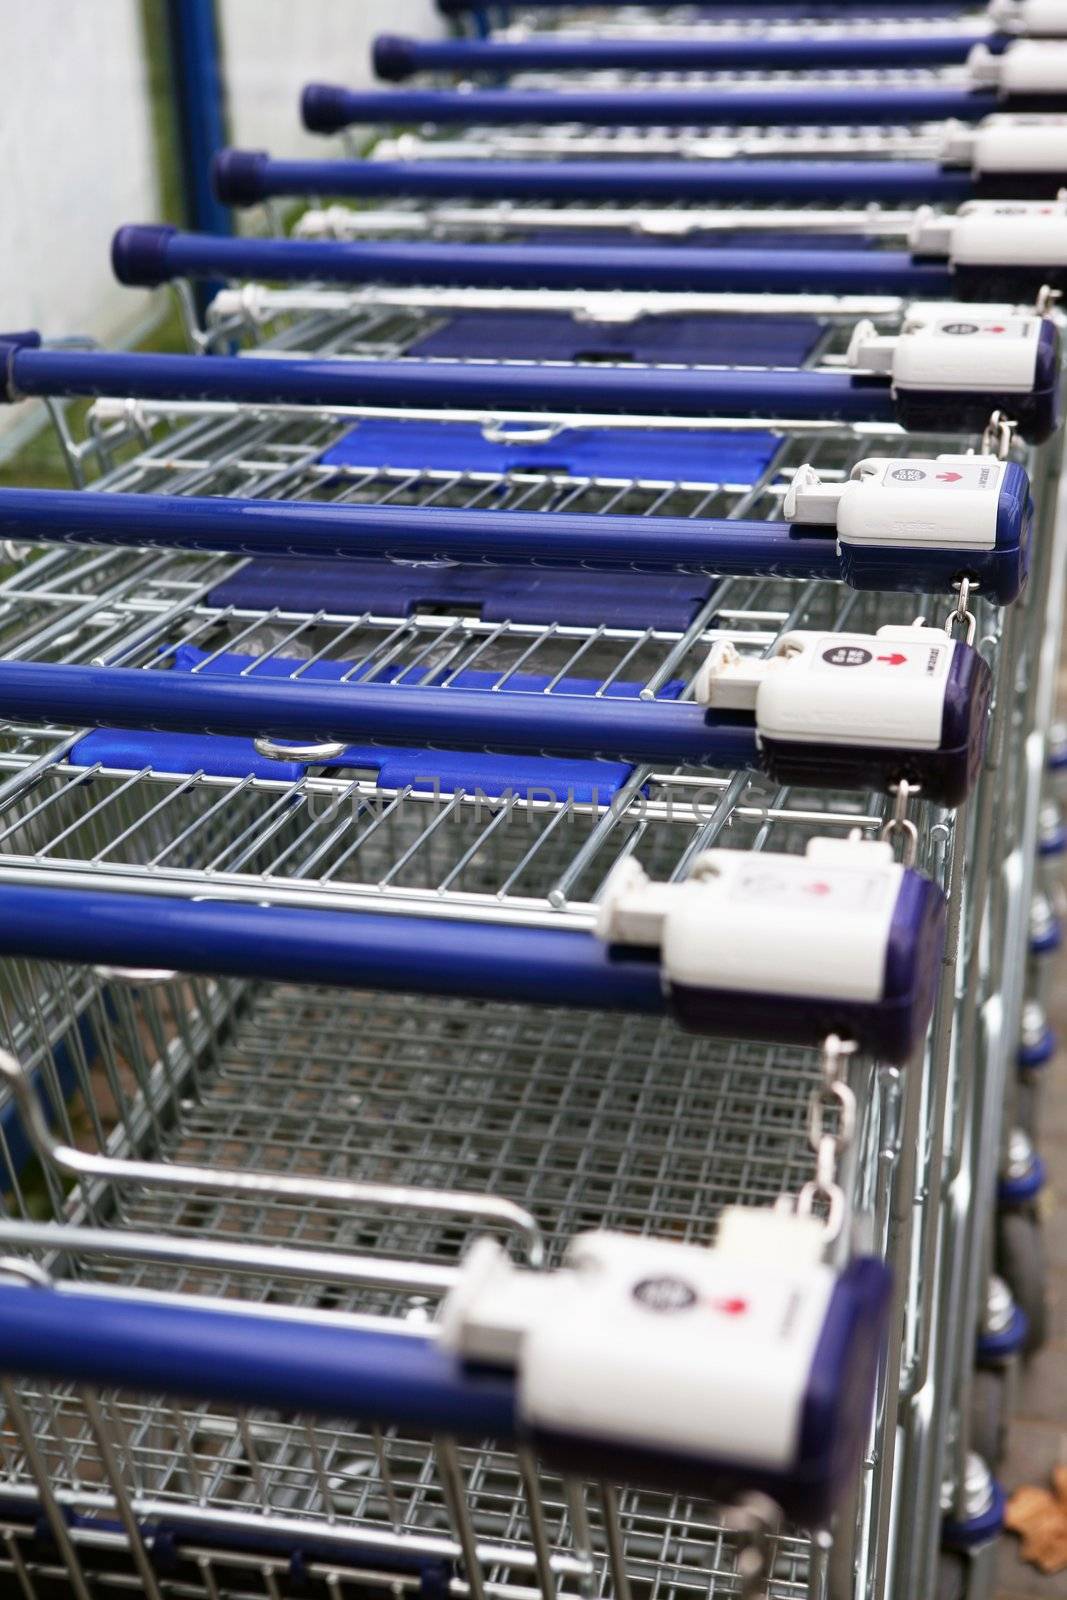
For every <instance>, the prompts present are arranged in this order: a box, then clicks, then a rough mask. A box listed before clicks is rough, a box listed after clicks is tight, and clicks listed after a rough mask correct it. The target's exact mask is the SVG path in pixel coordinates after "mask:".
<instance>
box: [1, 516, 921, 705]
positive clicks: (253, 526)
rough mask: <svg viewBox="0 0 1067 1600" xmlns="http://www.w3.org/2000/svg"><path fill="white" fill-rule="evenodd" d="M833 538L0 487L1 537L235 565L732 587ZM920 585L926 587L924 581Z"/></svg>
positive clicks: (811, 566)
mask: <svg viewBox="0 0 1067 1600" xmlns="http://www.w3.org/2000/svg"><path fill="white" fill-rule="evenodd" d="M830 532H831V530H829V529H818V528H800V527H798V528H795V529H794V528H791V527H790V525H789V524H788V523H785V522H760V521H741V520H737V521H731V520H729V519H728V518H720V519H707V520H702V519H695V518H688V517H638V516H624V515H602V516H601V515H595V514H590V515H582V514H581V513H577V512H553V513H551V514H546V513H545V512H543V511H493V512H486V511H477V510H474V511H467V510H459V509H455V510H452V509H449V508H447V507H444V506H363V505H316V504H313V503H311V502H309V501H286V500H237V499H224V498H223V497H221V496H219V497H212V498H196V497H193V496H186V495H157V494H139V495H117V494H116V495H110V494H109V495H95V494H84V493H80V492H77V491H74V490H49V489H0V537H15V536H16V535H17V537H18V538H20V539H28V540H30V541H31V542H33V543H59V544H96V545H121V546H126V547H129V548H133V549H140V548H144V547H147V548H154V549H180V550H201V551H207V552H217V551H222V552H225V553H226V554H233V555H259V556H279V555H281V556H285V555H300V556H305V557H308V558H319V557H322V558H327V557H334V556H341V557H367V556H373V557H377V558H379V559H381V558H382V557H385V558H389V557H393V556H396V557H401V558H403V559H406V560H412V559H417V560H429V561H433V560H439V559H450V560H453V561H473V562H478V563H479V564H489V565H496V566H499V565H511V564H514V563H517V562H518V563H524V562H539V561H547V562H553V563H557V562H566V563H567V564H569V565H581V566H599V565H603V564H605V563H607V564H609V565H616V564H618V563H622V564H625V565H632V566H634V567H640V568H646V567H649V568H658V569H663V568H668V569H670V570H672V571H674V570H678V569H679V568H681V569H689V570H695V571H709V570H710V571H713V572H717V573H719V574H721V575H722V576H724V577H750V576H760V575H764V576H774V577H782V578H840V577H841V576H842V571H843V566H842V561H841V557H840V556H839V555H838V552H837V549H836V545H835V543H834V540H833V538H832V537H830V536H829V535H830ZM901 565H902V568H903V566H904V563H903V562H902V563H901ZM905 581H906V580H905ZM928 581H929V578H928V575H927V582H928ZM916 586H917V587H919V588H923V587H925V586H926V585H925V583H924V582H923V581H921V579H920V581H919V582H918V583H917V585H916ZM305 732H306V730H305Z"/></svg>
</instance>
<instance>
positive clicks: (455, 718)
mask: <svg viewBox="0 0 1067 1600" xmlns="http://www.w3.org/2000/svg"><path fill="white" fill-rule="evenodd" d="M0 716H3V717H7V718H9V719H12V718H19V719H21V720H22V721H31V722H46V723H50V724H55V723H56V722H59V723H60V725H63V724H67V725H70V724H73V725H74V726H76V727H88V728H94V727H109V728H134V729H151V730H152V731H154V732H179V733H208V734H223V735H227V736H229V737H235V738H245V739H257V738H262V739H294V740H300V741H302V742H306V741H312V742H315V743H323V744H341V745H342V746H347V745H365V744H367V743H370V744H374V745H379V744H380V745H384V746H389V745H404V746H408V747H411V748H414V749H427V748H429V749H432V748H435V747H436V748H438V749H441V748H443V749H453V750H454V749H463V748H468V749H469V748H475V749H490V750H496V751H503V752H509V753H515V752H519V753H524V754H530V753H533V754H536V755H540V754H546V755H547V754H552V755H556V756H559V757H562V758H565V759H566V758H571V757H576V758H582V759H588V758H590V757H597V756H601V757H605V758H609V759H611V760H624V761H632V762H635V763H645V762H648V763H652V764H657V765H658V764H667V765H672V766H673V765H677V764H678V763H679V762H685V763H688V764H689V765H691V766H697V767H700V766H709V765H710V766H727V767H743V766H754V765H756V764H757V762H758V751H757V745H756V733H755V724H754V723H753V722H752V721H747V722H742V723H734V722H732V721H730V720H728V719H727V720H723V719H721V718H720V719H719V720H718V721H716V720H715V719H714V718H713V717H712V716H710V715H709V714H708V713H706V712H705V711H704V709H703V707H701V706H698V705H695V704H693V703H692V702H690V701H676V700H659V701H651V700H640V699H636V698H635V699H630V698H624V697H622V696H619V697H613V696H609V695H601V696H595V695H574V694H562V693H561V694H543V693H533V692H531V693H519V694H500V693H497V692H495V691H494V690H492V689H466V688H452V687H446V688H440V687H431V686H429V685H422V684H407V685H398V684H383V683H368V682H362V681H359V680H358V679H352V680H349V681H347V682H344V683H335V682H325V683H324V682H322V681H320V680H317V679H316V680H312V679H310V678H298V679H292V678H282V679H277V678H256V677H254V676H248V677H242V678H226V677H221V676H214V675H208V674H205V673H195V672H193V673H186V672H155V671H142V670H136V669H131V668H128V667H77V666H65V665H55V664H51V663H49V664H40V663H35V662H23V661H0Z"/></svg>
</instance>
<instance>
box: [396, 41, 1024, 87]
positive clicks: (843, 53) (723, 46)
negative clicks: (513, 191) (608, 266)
mask: <svg viewBox="0 0 1067 1600" xmlns="http://www.w3.org/2000/svg"><path fill="white" fill-rule="evenodd" d="M1007 42H1008V36H1007V35H1006V34H995V33H988V32H974V33H929V34H927V35H926V36H925V37H920V36H919V35H918V34H914V33H911V34H908V33H904V34H898V35H896V36H894V35H892V34H882V33H880V32H875V33H873V34H866V35H864V34H859V33H856V34H853V35H851V36H838V37H836V38H835V37H833V36H830V37H826V38H820V37H819V36H818V35H817V34H808V35H801V36H799V37H794V38H775V37H774V36H773V34H772V35H768V36H764V37H762V38H760V37H751V36H747V35H746V36H740V37H738V38H733V39H724V38H718V39H716V38H701V37H700V35H699V34H696V35H694V36H693V37H692V38H686V37H685V35H684V34H678V35H676V36H675V37H673V38H670V37H668V38H662V39H657V38H647V39H625V38H621V39H597V38H594V37H589V38H583V37H581V36H580V35H575V36H567V35H562V36H553V35H552V34H550V33H546V34H533V35H531V36H530V37H529V38H527V39H404V38H400V37H398V36H397V35H395V34H382V35H380V36H379V37H378V38H377V39H376V40H375V41H374V70H375V72H376V73H377V74H378V77H379V78H384V79H386V80H388V81H389V82H392V83H401V82H403V81H404V80H405V79H406V78H411V77H414V76H416V75H417V74H418V73H420V72H457V73H472V72H485V73H492V74H494V75H507V74H508V73H512V72H607V71H612V72H750V71H753V70H761V71H764V72H795V71H803V70H807V71H820V72H821V71H839V70H840V69H841V68H844V67H918V66H927V67H931V66H948V65H950V64H951V63H953V62H956V61H964V60H966V58H967V55H968V53H969V52H970V51H971V50H972V49H973V48H974V46H975V45H978V44H984V45H986V46H987V47H988V48H990V49H992V50H994V51H999V50H1001V49H1003V48H1004V46H1005V44H1006V43H1007Z"/></svg>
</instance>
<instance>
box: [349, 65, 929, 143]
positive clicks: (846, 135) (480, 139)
mask: <svg viewBox="0 0 1067 1600" xmlns="http://www.w3.org/2000/svg"><path fill="white" fill-rule="evenodd" d="M846 81H847V80H846ZM943 144H944V124H943V123H937V122H934V123H926V124H919V125H916V126H910V125H908V124H906V123H904V124H900V125H899V126H891V127H884V126H875V127H862V126H858V127H852V128H841V127H832V126H830V127H827V126H825V125H821V124H818V123H811V124H796V125H794V126H792V127H788V128H773V129H770V130H768V129H765V128H738V127H736V126H734V125H731V124H730V123H718V124H698V125H695V126H691V127H675V126H672V127H670V128H642V127H629V128H627V127H617V126H594V125H592V124H586V123H577V122H576V123H565V124H559V125H556V126H552V127H549V128H545V127H543V126H541V125H540V124H538V123H530V124H528V125H525V124H524V125H517V126H510V127H498V126H495V125H490V126H485V125H478V124H475V123H472V124H471V125H469V126H465V127H464V128H463V129H462V131H461V132H460V133H458V134H457V133H456V132H454V131H453V130H452V129H451V128H448V129H447V130H443V131H442V130H437V131H435V130H434V128H433V126H432V125H427V126H425V127H424V128H422V129H420V130H419V131H418V132H408V133H401V134H398V135H397V136H396V137H393V138H388V137H385V138H381V139H379V140H378V141H377V143H376V144H375V146H374V149H373V151H372V152H371V155H370V157H369V159H370V160H372V161H374V160H378V161H436V160H449V161H466V160H472V161H473V160H478V161H482V160H484V161H503V160H525V159H532V160H537V159H541V158H545V159H551V160H566V159H567V158H568V157H573V158H575V159H579V160H586V159H590V160H591V159H594V158H595V159H597V160H600V159H604V160H609V161H610V160H612V159H621V158H629V157H633V158H635V159H659V158H660V157H665V158H668V159H677V158H684V159H686V160H689V161H723V160H734V159H745V160H759V159H761V158H767V159H771V158H775V159H776V158H780V157H786V158H788V157H791V156H795V157H798V158H799V157H811V158H813V159H819V158H821V157H838V156H840V157H842V158H844V159H846V160H849V161H864V160H867V159H870V160H883V161H884V160H888V159H891V158H894V157H899V158H901V159H903V160H910V161H936V160H937V159H938V157H939V156H940V154H941V151H942V148H943ZM348 146H349V151H350V153H351V154H352V155H361V154H363V151H362V147H361V146H360V145H358V144H356V143H355V142H354V141H353V140H351V139H350V140H349V141H348Z"/></svg>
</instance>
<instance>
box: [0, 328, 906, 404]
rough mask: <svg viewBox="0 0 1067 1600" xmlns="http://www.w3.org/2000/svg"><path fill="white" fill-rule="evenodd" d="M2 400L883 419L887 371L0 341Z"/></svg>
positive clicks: (32, 337)
mask: <svg viewBox="0 0 1067 1600" xmlns="http://www.w3.org/2000/svg"><path fill="white" fill-rule="evenodd" d="M0 367H2V368H4V369H6V384H5V391H4V393H3V395H2V396H0V399H6V400H8V401H9V402H12V403H13V402H15V401H18V400H23V399H27V398H30V397H31V396H39V397H44V396H56V395H93V396H110V397H113V398H115V397H117V398H128V399H137V400H192V401H197V400H204V401H207V400H216V401H218V400H222V401H245V402H248V403H251V404H261V405H296V406H304V405H307V406H323V407H330V406H339V407H345V406H373V407H377V406H380V407H386V408H395V407H400V408H403V407H415V408H422V407H425V408H428V409H435V410H442V411H455V410H463V409H465V408H473V409H476V410H485V411H490V412H492V411H505V412H512V411H531V410H534V411H537V410H550V411H555V412H557V413H560V412H562V413H568V414H581V415H592V414H596V413H617V414H623V415H628V416H642V415H649V416H651V415H659V416H674V417H701V418H707V419H709V420H710V419H711V418H713V417H783V418H789V419H791V420H801V421H803V420H808V421H813V422H826V421H837V422H892V421H894V420H896V409H895V405H894V401H893V395H892V391H891V388H890V383H889V380H888V379H887V378H874V379H872V378H867V377H858V378H853V377H850V376H849V375H848V374H846V373H839V372H806V371H777V370H775V369H773V368H764V369H762V370H757V371H744V370H736V371H735V370H733V369H729V368H711V367H708V368H701V367H666V366H664V367H643V366H630V367H614V368H611V367H604V368H597V367H595V366H579V365H574V366H566V365H558V366H557V365H553V364H547V363H546V364H545V365H538V364H537V363H533V362H531V363H529V364H527V363H521V364H520V363H516V364H514V365H511V364H508V363H506V362H464V361H418V360H414V359H410V360H401V361H355V360H334V361H329V360H327V361H320V360H316V359H313V358H311V357H308V358H306V359H301V360H299V361H293V360H286V359H271V358H270V357H264V358H262V359H259V358H255V359H253V358H250V357H241V356H180V355H147V354H126V353H122V352H119V353H112V352H108V351H104V352H99V351H86V350H65V349H63V350H42V349H40V348H39V343H38V336H37V335H36V334H19V335H13V336H10V337H9V338H8V339H6V340H5V339H0Z"/></svg>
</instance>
